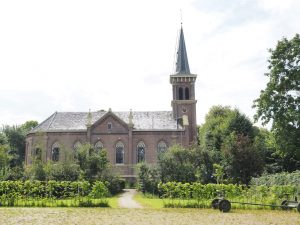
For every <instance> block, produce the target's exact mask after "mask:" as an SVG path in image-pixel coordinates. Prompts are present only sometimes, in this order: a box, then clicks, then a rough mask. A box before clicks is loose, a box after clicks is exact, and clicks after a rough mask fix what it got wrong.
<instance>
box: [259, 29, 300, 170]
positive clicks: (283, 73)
mask: <svg viewBox="0 0 300 225" xmlns="http://www.w3.org/2000/svg"><path fill="white" fill-rule="evenodd" d="M269 52H270V54H271V56H270V58H269V60H268V63H269V65H268V70H269V71H268V73H266V74H265V75H266V76H267V77H268V78H269V81H268V83H267V87H266V88H265V89H264V90H262V91H261V93H260V96H259V98H258V99H256V100H255V101H254V105H253V107H255V108H256V109H257V112H256V115H255V120H256V121H258V120H259V119H261V121H262V123H263V124H267V123H269V122H271V123H272V132H273V134H274V137H275V144H276V148H277V149H279V150H280V151H281V152H282V153H283V154H286V155H289V157H291V156H292V157H296V159H297V160H300V127H299V126H300V37H299V34H296V35H295V37H293V38H292V39H291V40H288V39H286V38H283V39H282V40H280V41H278V43H277V46H276V47H275V49H270V50H269ZM293 169H297V168H293ZM298 169H299V168H298Z"/></svg>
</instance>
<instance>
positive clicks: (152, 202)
mask: <svg viewBox="0 0 300 225" xmlns="http://www.w3.org/2000/svg"><path fill="white" fill-rule="evenodd" d="M134 200H135V201H137V202H138V203H140V204H141V205H142V206H143V207H144V208H153V209H161V208H163V207H164V201H163V200H162V199H160V198H158V197H157V196H152V197H150V196H148V197H146V196H145V195H143V194H142V193H138V194H137V195H136V196H134Z"/></svg>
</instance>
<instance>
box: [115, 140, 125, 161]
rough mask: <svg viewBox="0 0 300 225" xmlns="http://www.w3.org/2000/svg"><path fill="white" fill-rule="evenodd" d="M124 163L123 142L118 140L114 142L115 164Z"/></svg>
mask: <svg viewBox="0 0 300 225" xmlns="http://www.w3.org/2000/svg"><path fill="white" fill-rule="evenodd" d="M123 163H124V144H123V143H122V142H120V141H119V142H118V143H117V144H116V164H123Z"/></svg>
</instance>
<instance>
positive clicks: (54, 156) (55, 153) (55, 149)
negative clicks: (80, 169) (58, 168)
mask: <svg viewBox="0 0 300 225" xmlns="http://www.w3.org/2000/svg"><path fill="white" fill-rule="evenodd" d="M59 150H60V149H59V143H58V142H55V143H54V144H53V145H52V151H51V153H52V161H54V162H58V161H59Z"/></svg>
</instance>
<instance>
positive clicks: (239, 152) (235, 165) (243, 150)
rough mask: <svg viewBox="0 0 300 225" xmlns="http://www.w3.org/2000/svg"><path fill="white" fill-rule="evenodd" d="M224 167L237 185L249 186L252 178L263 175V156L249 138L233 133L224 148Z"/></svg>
mask: <svg viewBox="0 0 300 225" xmlns="http://www.w3.org/2000/svg"><path fill="white" fill-rule="evenodd" d="M223 152H224V160H223V162H222V163H223V165H224V168H225V171H226V173H227V175H228V176H229V178H231V179H233V181H234V182H236V183H242V184H248V183H249V181H250V180H251V177H257V176H259V175H261V173H262V171H263V168H264V161H263V155H262V154H261V151H260V150H259V149H257V148H256V146H255V144H254V143H253V141H252V140H251V139H250V138H249V137H248V136H243V135H235V134H234V133H232V134H231V135H230V136H229V137H228V139H227V140H226V142H225V143H224V147H223Z"/></svg>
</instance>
